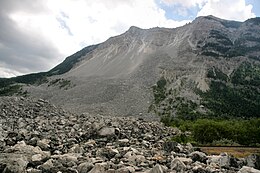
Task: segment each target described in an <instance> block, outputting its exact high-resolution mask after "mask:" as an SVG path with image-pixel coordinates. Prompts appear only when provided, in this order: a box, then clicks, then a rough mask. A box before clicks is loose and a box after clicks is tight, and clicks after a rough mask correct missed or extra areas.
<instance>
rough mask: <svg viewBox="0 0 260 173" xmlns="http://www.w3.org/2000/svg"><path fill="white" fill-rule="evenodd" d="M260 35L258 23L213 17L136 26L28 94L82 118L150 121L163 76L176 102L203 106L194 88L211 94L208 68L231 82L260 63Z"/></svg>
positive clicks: (91, 49)
mask: <svg viewBox="0 0 260 173" xmlns="http://www.w3.org/2000/svg"><path fill="white" fill-rule="evenodd" d="M259 32H260V25H259V18H255V19H250V20H247V21H245V22H235V21H227V20H222V19H219V18H216V17H213V16H206V17H199V18H197V19H195V20H194V21H193V22H192V23H189V24H187V25H185V26H183V27H179V28H174V29H167V28H152V29H140V28H137V27H131V28H130V29H129V30H128V31H127V32H125V33H123V34H121V35H119V36H116V37H112V38H110V39H108V40H107V41H105V42H104V43H101V44H99V45H95V46H89V47H87V48H85V49H83V50H82V51H79V52H77V53H76V54H74V55H72V56H70V57H68V58H67V59H66V60H65V61H64V63H62V64H60V65H58V66H57V67H55V68H54V69H52V70H51V71H50V72H49V75H53V74H59V75H56V76H52V77H49V78H48V82H47V83H44V84H42V85H40V86H27V87H24V89H25V90H27V91H28V94H29V95H31V96H34V97H36V98H39V97H40V98H45V99H48V100H50V101H51V102H52V103H55V104H56V105H61V106H62V107H63V108H65V109H67V110H70V111H73V112H77V113H83V112H89V113H93V114H95V113H96V114H97V113H98V114H102V115H108V114H109V115H139V114H141V115H142V116H145V115H147V116H148V115H149V116H151V113H149V114H147V112H148V108H149V106H150V105H151V104H152V103H153V101H154V98H153V90H152V86H153V85H155V84H156V82H157V81H158V80H159V79H160V78H161V77H162V76H163V77H164V78H165V79H166V80H167V81H168V82H169V84H167V90H170V89H171V90H172V91H174V94H172V95H173V96H172V97H173V98H171V99H175V98H177V97H183V98H186V99H188V100H193V101H195V102H198V100H199V99H200V97H199V96H198V95H197V94H196V93H195V92H194V88H198V89H200V90H202V91H207V90H208V89H209V87H210V86H209V79H208V77H207V72H208V70H209V69H211V68H213V67H214V69H219V70H220V71H221V72H223V73H224V74H225V75H227V76H228V77H229V76H230V75H232V73H233V72H234V70H236V69H237V68H238V66H239V65H240V64H241V63H242V62H244V61H256V62H257V61H258V60H259V50H260V49H259V47H260V41H259V40H260V37H259V34H260V33H259ZM68 66H69V68H68V69H64V68H67V67H68ZM215 71H216V70H215ZM215 71H214V72H215ZM172 93H173V92H172ZM169 99H170V98H169ZM163 105H166V106H168V105H167V103H165V102H162V103H161V105H159V107H160V108H158V111H159V112H160V111H161V110H163V109H164V108H165V109H167V107H163ZM157 106H158V105H157ZM150 118H151V117H150Z"/></svg>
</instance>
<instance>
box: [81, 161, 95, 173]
mask: <svg viewBox="0 0 260 173" xmlns="http://www.w3.org/2000/svg"><path fill="white" fill-rule="evenodd" d="M93 167H94V165H93V164H92V163H89V162H84V163H81V164H80V165H79V166H78V168H77V170H78V172H79V173H88V172H89V171H90V170H91V169H92V168H93Z"/></svg>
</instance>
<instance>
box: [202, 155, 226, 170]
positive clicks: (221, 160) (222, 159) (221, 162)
mask: <svg viewBox="0 0 260 173" xmlns="http://www.w3.org/2000/svg"><path fill="white" fill-rule="evenodd" d="M207 164H208V165H212V164H216V165H218V166H220V167H223V168H229V166H230V156H221V155H219V156H208V160H207Z"/></svg>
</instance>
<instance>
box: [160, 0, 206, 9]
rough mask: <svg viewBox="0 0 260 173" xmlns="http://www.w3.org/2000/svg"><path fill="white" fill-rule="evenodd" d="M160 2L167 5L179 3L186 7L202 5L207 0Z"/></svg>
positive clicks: (162, 0)
mask: <svg viewBox="0 0 260 173" xmlns="http://www.w3.org/2000/svg"><path fill="white" fill-rule="evenodd" d="M161 2H162V3H165V4H167V5H181V6H183V7H186V8H190V7H194V6H199V7H202V6H203V4H205V2H207V0H161Z"/></svg>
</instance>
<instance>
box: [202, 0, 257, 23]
mask: <svg viewBox="0 0 260 173" xmlns="http://www.w3.org/2000/svg"><path fill="white" fill-rule="evenodd" d="M252 8H253V6H252V5H250V4H249V5H246V3H245V0H228V1H226V0H208V2H207V3H206V4H205V5H204V6H203V7H202V9H201V10H200V11H199V12H198V16H206V15H214V16H216V17H220V18H224V19H228V20H238V21H244V20H246V19H248V18H252V17H255V14H254V13H253V12H252Z"/></svg>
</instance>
